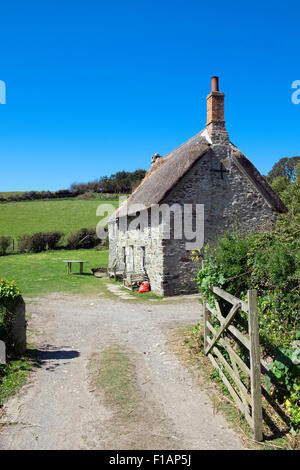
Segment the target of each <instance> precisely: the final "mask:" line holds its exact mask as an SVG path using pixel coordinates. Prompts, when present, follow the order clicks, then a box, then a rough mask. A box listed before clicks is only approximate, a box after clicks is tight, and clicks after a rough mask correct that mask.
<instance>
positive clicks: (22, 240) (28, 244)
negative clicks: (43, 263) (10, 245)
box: [19, 232, 47, 253]
mask: <svg viewBox="0 0 300 470" xmlns="http://www.w3.org/2000/svg"><path fill="white" fill-rule="evenodd" d="M46 247H47V238H46V234H44V233H42V232H38V233H34V234H33V235H22V236H21V237H19V252H20V253H40V252H41V251H45V250H46Z"/></svg>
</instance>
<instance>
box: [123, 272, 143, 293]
mask: <svg viewBox="0 0 300 470" xmlns="http://www.w3.org/2000/svg"><path fill="white" fill-rule="evenodd" d="M144 281H149V278H148V276H147V274H146V273H144V272H141V273H136V272H126V275H125V276H124V278H123V284H124V287H126V288H128V289H131V290H134V288H139V287H140V285H141V283H142V282H144Z"/></svg>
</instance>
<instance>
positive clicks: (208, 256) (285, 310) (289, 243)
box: [197, 214, 300, 432]
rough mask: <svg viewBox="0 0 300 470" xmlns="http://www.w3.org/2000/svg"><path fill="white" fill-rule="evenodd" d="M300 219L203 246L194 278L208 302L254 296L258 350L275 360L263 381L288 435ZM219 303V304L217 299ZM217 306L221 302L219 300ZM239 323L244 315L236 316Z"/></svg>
mask: <svg viewBox="0 0 300 470" xmlns="http://www.w3.org/2000/svg"><path fill="white" fill-rule="evenodd" d="M299 219H300V216H299V215H293V214H288V215H284V216H282V217H280V218H279V220H278V222H277V224H276V225H275V227H274V228H273V229H272V230H271V231H270V232H268V233H258V234H248V235H243V234H239V233H233V234H228V233H227V234H226V235H225V236H223V237H222V238H221V239H220V240H219V241H218V243H217V245H216V247H215V248H209V247H206V248H205V250H204V254H203V258H204V260H203V264H202V267H201V269H200V270H199V273H198V275H197V283H198V286H199V288H200V291H201V293H202V294H203V295H205V296H206V297H207V299H208V301H209V302H210V303H212V302H213V300H214V298H215V295H214V294H213V293H212V291H211V287H212V286H218V287H221V288H223V289H224V290H226V291H228V292H229V293H231V294H232V295H234V296H236V297H238V298H240V299H242V300H246V299H245V297H246V292H247V290H249V289H252V288H255V289H257V292H258V321H259V333H260V337H261V345H263V348H264V351H265V353H266V354H267V355H269V356H270V357H272V358H275V359H274V362H273V363H272V365H271V368H270V376H269V377H267V382H268V381H269V383H268V386H269V387H270V386H271V384H272V386H273V388H274V397H275V398H276V399H277V400H278V401H281V402H284V403H285V405H284V406H285V408H286V410H287V412H288V414H289V416H290V422H291V426H292V431H293V432H294V431H296V429H298V427H299V424H300V413H299V391H300V383H299V380H300V378H299V367H300V366H299V362H298V363H296V362H295V361H299V359H300V358H299V352H300V349H299V347H298V350H297V353H296V352H295V350H293V348H292V347H291V344H292V343H293V342H294V341H295V340H296V339H297V336H300V332H299V319H300V295H299V290H300V237H299V230H300V225H299ZM218 300H220V299H218ZM221 303H222V301H221ZM239 317H240V320H241V321H243V320H245V318H243V314H239Z"/></svg>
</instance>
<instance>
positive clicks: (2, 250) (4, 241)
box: [0, 237, 12, 256]
mask: <svg viewBox="0 0 300 470" xmlns="http://www.w3.org/2000/svg"><path fill="white" fill-rule="evenodd" d="M11 244H12V238H11V237H0V256H3V255H5V254H6V251H7V249H8V248H9V247H10V245H11Z"/></svg>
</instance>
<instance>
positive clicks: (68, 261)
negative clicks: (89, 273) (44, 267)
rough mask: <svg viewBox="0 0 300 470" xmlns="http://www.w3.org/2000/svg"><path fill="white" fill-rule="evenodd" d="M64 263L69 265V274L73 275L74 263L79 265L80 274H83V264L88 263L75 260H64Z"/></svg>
mask: <svg viewBox="0 0 300 470" xmlns="http://www.w3.org/2000/svg"><path fill="white" fill-rule="evenodd" d="M63 263H68V274H72V263H79V264H80V267H79V274H83V263H87V261H80V260H74V259H66V260H63Z"/></svg>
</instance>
